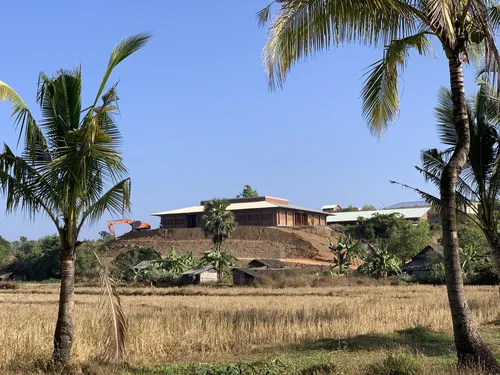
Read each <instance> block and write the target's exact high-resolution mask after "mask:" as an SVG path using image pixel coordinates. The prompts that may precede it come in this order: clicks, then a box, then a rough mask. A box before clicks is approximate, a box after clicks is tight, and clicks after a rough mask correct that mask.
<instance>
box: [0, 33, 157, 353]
mask: <svg viewBox="0 0 500 375" xmlns="http://www.w3.org/2000/svg"><path fill="white" fill-rule="evenodd" d="M148 39H149V35H145V34H139V35H136V36H133V37H129V38H126V39H124V40H123V41H121V42H120V43H119V44H118V45H117V46H116V47H115V48H114V49H113V51H112V53H111V57H110V59H109V62H108V66H107V68H106V71H105V74H104V77H103V79H102V81H101V84H100V86H99V88H98V90H97V93H96V95H95V99H94V100H93V101H92V102H91V103H90V104H89V105H85V106H84V105H82V75H81V70H80V68H79V67H76V68H75V69H73V70H71V71H67V70H66V71H65V70H61V71H59V72H57V73H56V74H55V75H54V76H53V77H49V76H47V75H46V74H44V73H41V74H40V77H39V80H38V95H37V103H38V104H39V105H40V108H41V116H42V120H41V122H37V121H35V119H34V117H33V115H32V113H31V112H30V110H29V109H28V106H27V105H26V104H25V102H24V101H23V100H22V99H21V97H20V96H19V95H18V94H17V93H16V92H15V91H14V90H13V89H12V88H11V87H10V86H8V85H7V84H6V83H4V82H2V81H0V101H3V100H8V101H10V102H11V104H12V106H13V111H12V115H13V118H14V119H15V120H16V123H17V125H18V127H19V133H20V137H24V142H22V143H23V144H24V145H25V149H24V152H23V153H22V156H16V155H15V154H14V153H13V151H12V150H11V149H10V148H9V147H8V146H7V145H6V146H5V148H4V151H3V153H2V154H0V189H1V191H2V192H3V193H4V194H5V196H6V202H7V211H8V212H12V211H14V210H17V209H20V210H21V211H24V212H25V213H26V214H27V215H28V216H29V217H30V218H34V217H35V215H36V214H38V213H39V212H43V213H44V214H45V215H46V216H47V217H48V218H49V219H50V220H52V222H53V223H54V225H55V226H56V228H57V232H58V235H59V242H60V249H61V252H60V259H61V291H60V297H59V313H58V318H57V324H56V329H55V333H54V352H53V356H52V357H53V360H54V361H55V362H58V363H67V362H68V361H69V359H70V355H71V348H72V346H73V341H74V326H73V306H74V281H75V258H76V254H77V251H76V248H77V244H78V235H79V233H80V231H81V229H82V227H83V226H84V225H85V223H88V222H96V221H97V220H98V219H99V218H100V217H101V216H102V214H103V213H104V212H106V211H108V212H111V213H112V214H115V213H116V214H120V215H121V214H122V213H123V211H125V210H127V209H128V208H129V199H130V179H129V178H128V177H126V174H127V169H126V167H125V165H124V163H123V160H122V157H121V152H120V150H119V145H120V138H121V137H120V133H119V131H118V127H117V125H116V122H115V120H114V114H116V112H117V108H118V107H117V103H118V96H117V94H116V85H113V86H112V87H111V88H109V89H107V90H106V91H105V89H106V85H107V83H108V79H109V76H110V75H111V73H112V71H113V69H114V68H115V67H116V66H117V65H118V64H119V63H120V62H122V61H123V60H124V59H126V58H127V57H128V56H130V55H131V54H133V53H134V52H136V51H137V50H139V49H140V48H142V47H143V46H144V45H145V43H146V42H147V41H148ZM108 184H110V185H111V187H110V188H109V190H107V191H106V190H105V188H107V187H109V185H108Z"/></svg>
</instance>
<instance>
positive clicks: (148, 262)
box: [132, 260, 153, 270]
mask: <svg viewBox="0 0 500 375" xmlns="http://www.w3.org/2000/svg"><path fill="white" fill-rule="evenodd" d="M152 266H153V261H152V260H143V261H142V262H140V263H138V264H136V265H135V266H133V267H132V269H133V270H145V269H147V268H150V267H152Z"/></svg>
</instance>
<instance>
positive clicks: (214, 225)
mask: <svg viewBox="0 0 500 375" xmlns="http://www.w3.org/2000/svg"><path fill="white" fill-rule="evenodd" d="M229 204H230V203H229V201H228V200H227V199H219V198H214V199H212V200H211V201H210V202H207V203H206V204H205V208H204V210H203V216H202V218H201V222H202V224H201V226H202V228H203V231H204V232H205V235H206V236H207V237H211V238H212V242H213V244H214V248H215V249H216V250H219V251H220V249H221V245H222V242H223V241H224V240H225V239H226V238H227V237H229V236H230V235H231V234H232V233H233V232H234V231H235V229H236V219H235V217H234V215H233V213H232V212H231V211H229V210H228V209H227V208H228V207H229Z"/></svg>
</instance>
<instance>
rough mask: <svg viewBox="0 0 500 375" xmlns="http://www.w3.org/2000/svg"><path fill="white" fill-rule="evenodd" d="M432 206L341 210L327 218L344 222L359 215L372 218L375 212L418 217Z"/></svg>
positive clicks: (330, 221) (330, 222)
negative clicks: (376, 209)
mask: <svg viewBox="0 0 500 375" xmlns="http://www.w3.org/2000/svg"><path fill="white" fill-rule="evenodd" d="M429 210H430V207H417V208H401V209H398V210H378V211H355V212H339V213H334V214H331V215H330V216H328V217H327V218H326V222H327V223H328V224H334V223H343V222H348V221H356V220H358V217H363V218H365V219H369V218H371V217H372V216H373V215H375V214H380V215H389V214H394V213H398V214H401V215H403V216H404V217H405V218H407V219H418V218H421V217H422V216H424V215H425V214H426V213H427V211H429Z"/></svg>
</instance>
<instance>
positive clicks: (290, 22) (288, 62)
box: [257, 0, 500, 371]
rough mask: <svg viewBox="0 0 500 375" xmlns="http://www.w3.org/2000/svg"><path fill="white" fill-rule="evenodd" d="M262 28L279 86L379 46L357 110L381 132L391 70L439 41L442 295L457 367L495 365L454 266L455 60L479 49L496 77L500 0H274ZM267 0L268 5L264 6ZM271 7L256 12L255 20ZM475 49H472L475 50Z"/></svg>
mask: <svg viewBox="0 0 500 375" xmlns="http://www.w3.org/2000/svg"><path fill="white" fill-rule="evenodd" d="M277 4H279V9H278V12H277V14H276V16H275V17H274V18H273V20H272V23H271V25H270V26H269V37H268V41H267V43H266V45H265V47H264V51H263V59H264V64H265V66H266V71H267V76H268V80H269V85H270V87H271V88H274V87H275V86H276V85H278V86H280V87H282V86H283V84H284V81H285V78H286V76H287V74H288V72H289V71H290V69H291V67H292V66H293V65H294V64H295V63H297V62H298V61H300V60H302V59H303V58H305V57H308V56H309V55H314V54H316V53H317V52H319V51H324V50H328V49H329V48H330V47H331V46H332V45H333V46H338V45H341V44H343V43H350V42H361V43H364V44H367V45H374V46H379V45H380V44H382V45H383V46H384V53H383V57H382V59H380V60H379V61H377V62H375V63H374V64H373V65H371V67H370V70H369V72H368V73H367V78H366V81H365V86H364V88H363V90H362V93H361V96H362V99H363V115H364V117H365V119H366V121H367V123H368V126H369V128H370V129H371V131H372V132H374V133H375V134H378V135H380V134H382V133H383V132H384V130H386V128H387V127H388V125H389V124H391V123H392V122H393V121H394V120H395V119H396V118H397V114H398V108H399V97H398V76H399V73H400V72H401V71H402V70H403V69H404V67H405V66H406V63H407V61H408V57H409V50H410V49H411V48H414V49H415V50H416V51H417V52H418V53H419V54H420V55H427V54H429V52H430V50H431V43H430V38H431V37H433V38H435V39H436V40H437V42H439V43H440V45H441V47H442V48H443V50H444V52H445V55H446V58H447V59H448V67H449V76H450V84H451V92H452V100H453V124H454V126H455V129H456V134H457V144H456V147H455V148H454V151H453V154H452V155H451V156H450V158H449V160H448V162H447V164H446V166H445V168H444V169H443V174H442V176H441V184H440V195H441V201H442V204H443V210H442V227H443V245H444V262H445V268H446V285H447V290H448V301H449V304H450V309H451V313H452V320H453V331H454V337H455V346H456V349H457V356H458V361H459V365H461V366H469V365H472V366H477V365H481V366H484V367H488V368H490V369H494V370H498V371H500V366H498V364H497V362H496V360H495V358H494V356H493V354H492V352H491V350H490V349H489V348H488V346H487V345H486V344H485V343H484V341H483V340H482V339H481V337H480V336H479V334H478V332H477V329H476V326H475V324H474V323H473V321H472V320H471V315H470V309H469V307H468V305H467V301H466V299H465V294H464V288H463V280H462V272H461V270H460V257H459V251H458V249H459V243H458V236H457V220H456V204H455V186H456V183H457V181H458V176H459V174H460V171H461V170H462V168H463V166H464V164H465V161H466V158H467V153H468V150H469V144H470V132H469V121H468V117H467V106H466V100H465V89H464V78H463V69H462V66H463V64H464V62H466V61H467V60H468V58H469V56H471V57H474V56H477V55H479V54H480V55H481V58H484V61H485V71H486V72H488V73H489V74H490V75H491V76H492V77H491V78H492V79H493V78H497V77H498V74H497V72H498V71H499V67H500V56H499V53H498V51H497V48H496V45H495V40H494V30H495V29H497V28H498V26H499V25H500V5H498V4H497V1H494V0H372V1H366V0H278V1H277ZM271 5H272V4H271ZM271 5H269V6H268V7H266V8H264V9H263V10H261V11H260V12H259V13H257V17H258V20H259V24H260V25H264V24H265V23H266V22H267V21H268V20H269V17H270V13H271V11H270V9H271ZM478 47H479V48H478Z"/></svg>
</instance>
